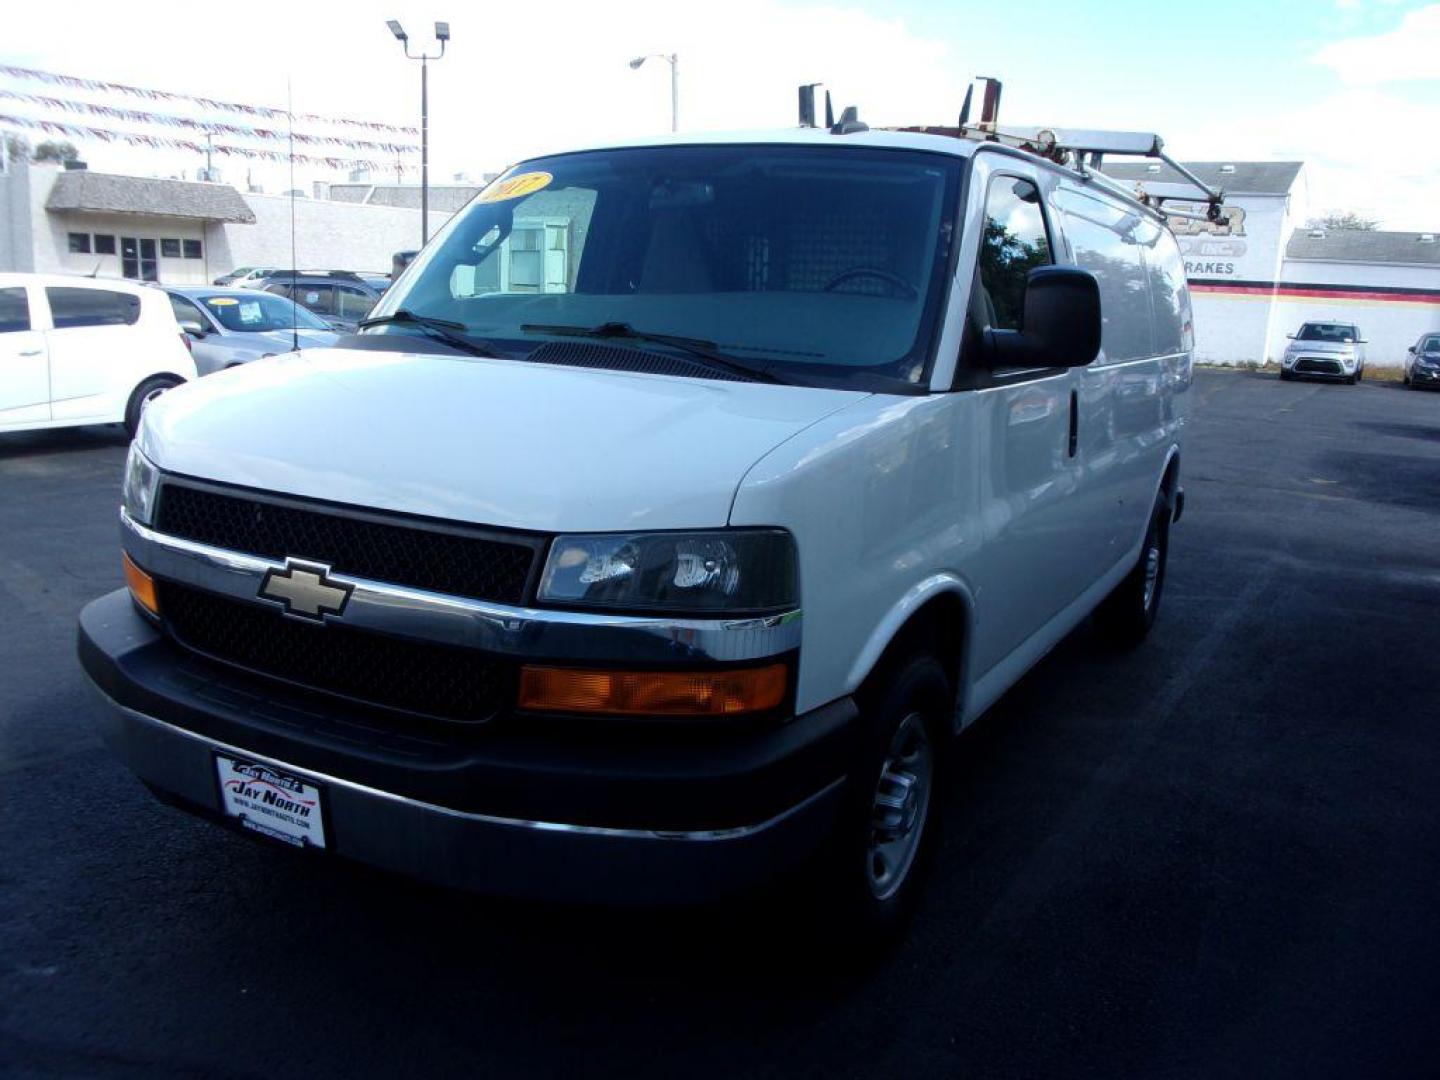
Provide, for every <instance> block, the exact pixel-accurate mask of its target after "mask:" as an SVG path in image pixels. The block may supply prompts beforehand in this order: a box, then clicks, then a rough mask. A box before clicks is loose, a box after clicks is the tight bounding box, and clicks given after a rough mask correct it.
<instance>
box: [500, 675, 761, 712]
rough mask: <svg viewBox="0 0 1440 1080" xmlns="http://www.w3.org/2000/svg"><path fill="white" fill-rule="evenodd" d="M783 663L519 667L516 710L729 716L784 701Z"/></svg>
mask: <svg viewBox="0 0 1440 1080" xmlns="http://www.w3.org/2000/svg"><path fill="white" fill-rule="evenodd" d="M787 681H788V672H787V669H786V667H785V665H784V664H770V665H769V666H767V667H761V668H738V669H736V668H732V669H730V670H727V671H586V670H577V669H575V668H557V667H524V668H521V669H520V699H519V706H520V708H522V709H532V710H535V711H536V712H569V713H604V714H609V715H617V714H618V715H625V716H732V715H735V714H737V713H750V712H760V711H762V710H764V709H773V708H775V707H776V706H778V705H779V704H780V702H782V701H783V700H784V699H785V685H786V682H787Z"/></svg>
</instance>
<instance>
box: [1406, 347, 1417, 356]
mask: <svg viewBox="0 0 1440 1080" xmlns="http://www.w3.org/2000/svg"><path fill="white" fill-rule="evenodd" d="M1405 351H1406V352H1408V353H1410V355H1412V356H1413V355H1415V346H1414V345H1411V346H1410V347H1409V348H1408V349H1406V350H1405Z"/></svg>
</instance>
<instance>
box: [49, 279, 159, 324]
mask: <svg viewBox="0 0 1440 1080" xmlns="http://www.w3.org/2000/svg"><path fill="white" fill-rule="evenodd" d="M45 298H46V299H47V300H49V301H50V318H51V319H52V320H53V321H54V323H55V329H56V330H66V329H70V328H72V327H76V326H133V325H134V324H135V321H136V320H137V319H138V318H139V317H140V298H139V297H138V296H134V295H132V294H130V293H119V292H112V291H111V290H110V289H71V288H64V287H61V288H47V289H46V290H45Z"/></svg>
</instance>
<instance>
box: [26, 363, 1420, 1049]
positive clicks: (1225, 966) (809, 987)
mask: <svg viewBox="0 0 1440 1080" xmlns="http://www.w3.org/2000/svg"><path fill="white" fill-rule="evenodd" d="M1193 417H1194V423H1193V425H1192V428H1191V433H1190V442H1189V446H1188V450H1187V457H1186V460H1185V463H1184V473H1185V481H1184V482H1185V486H1186V489H1187V492H1188V496H1189V504H1188V508H1187V512H1186V516H1185V520H1184V521H1183V522H1182V523H1181V524H1180V525H1179V526H1178V527H1177V529H1176V530H1175V532H1174V534H1173V539H1174V547H1173V550H1172V556H1171V558H1172V562H1171V567H1170V578H1169V581H1168V584H1167V587H1166V595H1165V608H1164V610H1163V612H1162V614H1161V617H1160V623H1159V625H1158V627H1157V629H1156V631H1155V633H1154V634H1153V635H1152V636H1151V638H1150V640H1149V641H1148V642H1147V643H1146V644H1145V645H1144V646H1143V647H1142V648H1140V649H1139V650H1138V651H1135V652H1132V653H1125V654H1117V653H1113V652H1110V651H1107V650H1106V649H1105V648H1103V647H1102V645H1101V644H1100V643H1099V641H1098V636H1097V635H1095V634H1093V633H1092V632H1091V631H1089V630H1088V629H1087V628H1082V629H1081V630H1079V631H1077V632H1076V633H1075V634H1074V635H1072V636H1071V638H1070V639H1069V640H1067V641H1066V642H1065V643H1064V644H1063V645H1062V646H1061V647H1060V648H1059V649H1058V650H1057V651H1056V652H1055V653H1054V654H1053V655H1052V656H1051V657H1050V658H1049V659H1047V660H1046V661H1045V662H1044V663H1043V664H1041V665H1040V667H1038V668H1037V669H1036V670H1035V671H1034V672H1032V673H1031V674H1030V675H1029V676H1028V677H1027V678H1026V679H1025V680H1024V681H1023V682H1022V683H1021V684H1020V685H1019V686H1018V687H1016V688H1015V689H1014V690H1013V691H1012V692H1011V693H1010V694H1009V695H1008V696H1007V697H1005V698H1004V699H1003V700H1002V701H1001V702H1000V703H999V705H997V706H996V708H995V709H994V710H992V712H991V713H990V714H989V715H988V716H987V717H986V718H984V719H983V720H982V721H981V722H980V723H979V724H977V725H976V726H975V727H974V728H972V729H971V730H970V731H969V732H967V734H966V735H965V736H964V737H963V738H962V740H961V744H960V748H959V749H960V753H959V755H958V760H959V765H958V768H957V775H956V776H955V778H954V779H955V783H954V787H953V791H952V794H951V797H950V798H949V799H948V802H947V804H946V806H945V811H944V812H945V830H946V832H945V839H944V844H943V851H942V854H941V859H940V864H939V866H938V868H937V873H936V876H935V879H934V881H933V882H932V887H931V890H930V892H929V895H928V896H927V898H926V902H925V903H924V904H923V906H922V908H921V910H920V912H919V915H918V917H917V919H916V921H915V924H914V926H913V927H912V930H911V933H910V935H909V937H908V938H907V939H906V940H905V941H904V942H903V943H902V944H901V945H900V946H899V947H898V948H897V949H896V950H894V951H893V952H892V953H891V954H889V955H887V956H886V957H884V958H883V959H881V960H880V961H879V962H878V963H876V964H875V965H873V966H871V967H869V968H866V969H863V970H852V969H846V968H844V967H843V966H836V965H833V964H828V963H825V962H823V961H824V956H823V950H818V949H817V947H816V946H815V944H814V943H813V942H807V936H806V935H805V934H804V933H803V932H800V929H801V928H798V927H796V926H795V925H794V924H793V923H792V922H781V923H780V924H779V925H777V924H776V920H774V919H773V918H772V917H771V916H770V914H769V913H768V912H767V911H765V910H755V909H747V910H743V911H731V912H683V913H663V912H661V913H656V912H635V911H628V912H627V911H597V910H590V909H577V908H556V907H550V906H544V905H524V904H515V903H498V902H494V901H486V900H480V899H475V898H471V897H465V896H457V895H453V894H449V893H444V892H441V891H438V890H433V889H428V888H424V887H421V886H418V885H413V884H410V883H408V882H405V881H402V880H396V879H392V878H389V877H385V876H382V875H379V874H375V873H370V872H367V871H363V870H360V869H357V868H352V867H346V866H343V865H341V866H337V865H334V864H331V863H328V862H324V861H321V860H318V859H310V858H305V857H303V856H301V855H299V854H292V853H291V852H289V851H285V850H279V849H276V848H273V847H268V846H262V845H260V844H258V843H254V842H250V841H247V840H246V839H243V838H241V837H238V836H234V835H231V834H229V833H227V832H225V831H222V830H220V829H217V828H215V827H213V826H211V825H208V824H205V823H202V822H199V821H196V820H192V819H190V818H189V817H186V816H184V815H182V814H180V813H179V812H177V811H174V810H170V809H167V808H165V807H162V806H160V805H158V804H156V803H154V802H152V801H151V799H150V797H149V796H148V794H147V793H146V792H145V791H144V789H143V788H142V787H141V786H140V785H139V783H138V782H137V781H135V780H134V779H133V778H132V777H131V776H130V775H129V774H128V773H127V772H126V771H125V770H124V769H123V768H122V767H121V766H120V765H119V764H118V763H117V762H116V761H114V760H113V759H112V758H111V757H110V756H109V755H108V754H107V753H106V751H105V750H104V749H103V747H102V746H101V745H100V743H99V740H98V738H97V737H96V736H95V735H94V734H93V732H92V723H91V721H92V717H93V716H94V715H95V713H96V710H97V709H98V708H99V707H100V706H99V705H98V703H97V701H96V700H95V699H94V698H93V697H92V696H91V694H90V692H89V691H88V689H87V687H86V686H85V684H84V680H83V678H82V676H81V674H80V671H79V668H78V666H77V664H76V662H75V659H74V645H73V637H74V623H75V616H76V614H77V612H78V611H79V609H80V607H81V606H82V605H83V604H84V603H85V602H86V601H88V600H89V599H91V598H92V597H94V596H96V595H98V594H99V593H101V592H104V591H107V590H109V589H112V588H115V587H118V586H119V584H120V568H119V559H118V554H117V542H116V527H115V506H116V504H117V499H118V485H119V479H120V467H121V463H122V460H123V457H124V439H123V436H122V435H121V434H120V433H119V431H118V429H106V428H91V429H83V430H80V431H73V432H59V433H42V434H34V435H6V436H0V600H3V602H4V604H5V609H6V616H5V618H4V620H3V626H4V627H5V630H4V633H3V635H0V1071H5V1072H6V1073H7V1074H8V1075H12V1076H44V1077H48V1076H53V1075H67V1076H68V1075H76V1076H100V1077H111V1076H119V1077H128V1076H137V1077H138V1076H146V1077H151V1076H171V1075H174V1076H189V1075H225V1076H237V1077H240V1076H247V1077H248V1076H262V1075H263V1076H275V1075H277V1074H278V1075H284V1076H286V1077H310V1076H317V1075H336V1074H347V1075H355V1074H361V1073H378V1074H388V1075H398V1074H415V1073H424V1074H433V1075H454V1074H461V1073H463V1074H466V1075H473V1076H487V1077H498V1076H511V1075H516V1076H520V1075H523V1076H527V1077H539V1076H558V1075H626V1076H636V1075H660V1076H680V1075H684V1076H700V1075H722V1076H776V1077H778V1076H785V1077H791V1076H797V1075H807V1076H808V1075H815V1076H822V1075H823V1076H827V1077H831V1076H863V1077H870V1076H902V1075H938V1074H941V1073H944V1074H948V1075H987V1076H1016V1077H1020V1076H1035V1075H1094V1076H1106V1077H1109V1076H1116V1075H1148V1076H1154V1075H1165V1076H1197V1077H1198V1076H1207V1077H1208V1076H1216V1075H1251V1076H1284V1075H1299V1074H1303V1075H1306V1076H1354V1075H1366V1076H1381V1075H1433V1074H1434V1071H1435V1068H1436V1062H1440V1025H1437V1024H1436V1023H1435V1016H1436V1010H1437V1008H1440V922H1437V915H1440V799H1437V798H1436V793H1437V792H1440V783H1437V779H1436V778H1437V776H1440V662H1437V657H1440V394H1418V393H1410V392H1406V391H1403V390H1401V389H1399V387H1398V386H1396V385H1393V384H1391V385H1382V384H1375V383H1366V384H1362V385H1360V386H1358V387H1347V386H1342V385H1322V384H1314V383H1298V384H1297V383H1283V384H1282V383H1280V382H1279V381H1278V380H1276V379H1275V378H1274V376H1273V375H1250V374H1237V373H1216V372H1201V373H1200V375H1199V376H1198V380H1197V385H1196V391H1195V393H1194V395H1193ZM797 942H798V943H803V944H797Z"/></svg>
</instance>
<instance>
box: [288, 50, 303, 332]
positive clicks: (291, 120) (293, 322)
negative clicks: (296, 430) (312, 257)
mask: <svg viewBox="0 0 1440 1080" xmlns="http://www.w3.org/2000/svg"><path fill="white" fill-rule="evenodd" d="M285 120H286V123H288V124H289V125H290V128H289V130H290V273H291V274H292V275H293V274H294V273H295V264H296V263H297V262H298V261H299V260H297V259H296V258H295V99H294V95H293V91H292V89H291V85H290V76H289V74H288V73H287V74H286V76H285ZM291 280H292V281H293V280H294V279H293V276H292V279H291ZM290 291H291V292H292V293H293V292H294V291H295V290H294V289H293V288H292V289H291V290H290ZM290 349H291V351H292V352H299V351H300V309H299V308H297V307H296V306H295V297H293V296H292V297H290Z"/></svg>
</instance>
